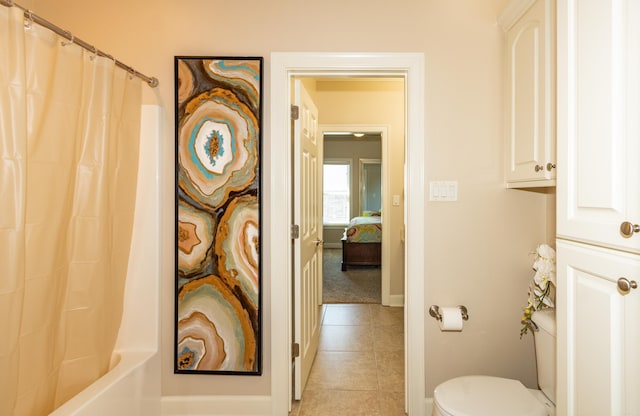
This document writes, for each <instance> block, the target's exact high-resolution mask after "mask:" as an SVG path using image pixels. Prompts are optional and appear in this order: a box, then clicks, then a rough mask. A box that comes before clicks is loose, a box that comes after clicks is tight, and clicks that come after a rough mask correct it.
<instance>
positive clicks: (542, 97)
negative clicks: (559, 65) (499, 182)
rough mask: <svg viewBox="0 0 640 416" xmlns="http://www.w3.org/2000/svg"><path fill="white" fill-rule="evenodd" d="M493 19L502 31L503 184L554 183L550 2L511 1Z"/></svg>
mask: <svg viewBox="0 0 640 416" xmlns="http://www.w3.org/2000/svg"><path fill="white" fill-rule="evenodd" d="M498 23H499V25H500V26H501V27H502V29H503V30H504V31H505V33H506V45H505V47H506V49H505V56H506V62H505V101H504V102H505V155H504V165H505V166H504V172H505V183H506V186H507V187H509V188H528V187H548V186H555V184H556V183H555V178H556V140H555V135H556V124H555V2H554V1H553V0H513V1H511V2H510V3H509V5H508V6H507V8H506V9H505V10H504V11H503V12H502V14H501V15H500V16H499V18H498Z"/></svg>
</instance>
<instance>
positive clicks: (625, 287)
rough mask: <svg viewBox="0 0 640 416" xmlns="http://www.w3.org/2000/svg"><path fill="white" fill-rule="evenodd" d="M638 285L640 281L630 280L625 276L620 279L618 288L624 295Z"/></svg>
mask: <svg viewBox="0 0 640 416" xmlns="http://www.w3.org/2000/svg"><path fill="white" fill-rule="evenodd" d="M637 287H638V283H636V281H635V280H631V281H629V280H628V279H626V278H624V277H621V278H620V279H618V289H619V290H620V293H622V294H623V295H626V294H627V293H629V292H631V289H636V288H637Z"/></svg>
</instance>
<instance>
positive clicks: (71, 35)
mask: <svg viewBox="0 0 640 416" xmlns="http://www.w3.org/2000/svg"><path fill="white" fill-rule="evenodd" d="M64 33H65V36H66V38H67V39H69V42H66V41H64V40H63V41H62V42H60V44H61V45H62V46H67V45H71V44H72V43H73V42H74V41H75V40H76V37H75V36H74V35H73V33H71V32H67V31H66V30H65V31H64Z"/></svg>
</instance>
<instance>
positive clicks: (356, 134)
mask: <svg viewBox="0 0 640 416" xmlns="http://www.w3.org/2000/svg"><path fill="white" fill-rule="evenodd" d="M353 135H354V136H356V137H363V136H364V133H353Z"/></svg>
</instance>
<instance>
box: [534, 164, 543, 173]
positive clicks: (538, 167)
mask: <svg viewBox="0 0 640 416" xmlns="http://www.w3.org/2000/svg"><path fill="white" fill-rule="evenodd" d="M534 169H535V170H536V172H540V171H541V170H544V166H542V165H536V167H535V168H534Z"/></svg>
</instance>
